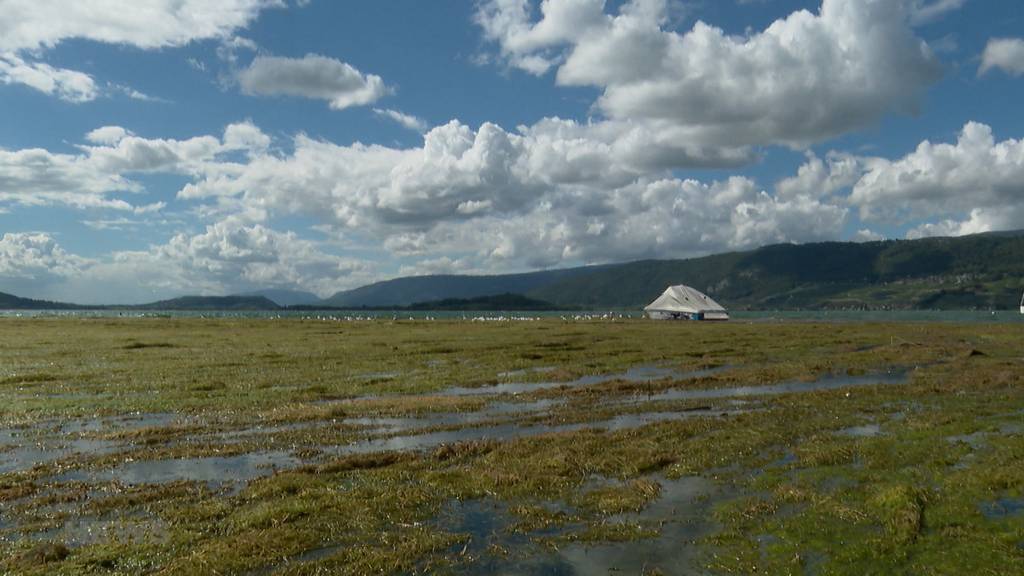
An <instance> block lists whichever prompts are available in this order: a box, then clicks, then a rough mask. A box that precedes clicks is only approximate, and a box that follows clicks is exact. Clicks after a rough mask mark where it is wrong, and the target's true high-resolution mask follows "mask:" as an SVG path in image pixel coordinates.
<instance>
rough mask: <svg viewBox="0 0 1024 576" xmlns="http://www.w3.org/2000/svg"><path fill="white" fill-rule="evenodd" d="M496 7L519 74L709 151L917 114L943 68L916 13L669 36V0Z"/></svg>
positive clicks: (891, 4) (800, 138)
mask: <svg viewBox="0 0 1024 576" xmlns="http://www.w3.org/2000/svg"><path fill="white" fill-rule="evenodd" d="M604 4H605V3H604V2H602V1H600V0H544V2H542V3H541V10H540V19H539V20H537V21H535V20H533V16H534V14H533V11H532V10H531V6H532V4H531V3H530V2H529V1H528V0H488V1H486V2H484V3H483V4H482V5H481V7H480V9H479V11H478V14H477V21H478V22H479V23H480V25H481V26H482V28H483V30H484V34H485V37H487V38H488V39H491V40H493V41H495V42H496V43H497V44H498V46H499V49H500V51H501V53H502V54H503V55H504V56H505V57H506V59H507V60H508V61H509V63H510V64H511V65H513V66H517V67H520V68H523V69H526V70H527V71H531V72H534V73H542V72H544V71H546V70H547V69H548V68H551V67H557V74H556V79H557V82H558V83H559V84H561V85H569V86H594V87H597V88H599V89H601V90H602V91H603V93H602V95H601V97H600V99H599V100H598V102H597V106H598V107H599V109H600V110H602V111H603V112H604V113H605V114H607V115H608V116H609V117H610V118H612V119H622V120H630V121H634V122H637V121H646V122H651V123H655V124H657V125H658V126H659V127H660V131H663V132H664V131H667V130H669V128H666V126H667V127H670V129H671V130H672V131H674V135H675V136H676V137H677V138H678V139H680V140H682V141H688V142H695V143H700V144H701V145H703V146H713V145H722V146H733V147H736V146H747V145H761V144H786V145H794V146H803V145H806V144H807V143H811V142H817V141H821V140H825V139H828V138H831V137H834V136H837V135H840V134H843V133H846V132H849V131H852V130H857V129H861V128H864V127H867V126H871V125H873V124H875V123H877V122H878V121H879V120H881V118H882V117H884V116H885V115H886V114H888V113H891V112H914V111H915V110H916V108H917V106H918V103H919V101H920V98H921V96H922V94H923V93H924V91H925V90H926V89H927V88H928V87H929V86H931V85H932V84H933V83H935V82H936V81H937V80H938V78H939V77H940V76H941V66H940V65H939V63H938V61H937V60H936V58H935V57H934V55H933V54H932V51H931V50H930V49H929V48H928V46H927V44H926V43H925V42H923V41H922V40H920V39H919V38H917V37H916V36H915V35H914V33H913V30H912V28H911V27H910V19H911V14H912V13H915V12H913V10H912V8H913V6H912V5H908V3H907V2H904V1H891V0H884V1H883V0H823V2H822V5H821V8H820V10H819V11H818V12H817V13H811V12H809V11H805V10H801V11H798V12H794V13H793V14H791V15H790V16H788V17H786V18H784V19H780V20H777V21H775V22H773V23H772V24H771V25H770V26H768V27H767V28H766V29H764V30H762V31H760V32H751V33H749V34H746V35H743V36H731V35H727V34H726V33H725V32H724V31H722V30H721V29H719V28H715V27H713V26H710V25H708V24H705V23H703V22H697V23H696V24H695V25H694V26H693V28H692V29H691V30H689V31H687V32H684V33H677V32H675V31H672V30H666V29H665V28H664V25H665V23H666V20H667V15H668V6H669V4H668V2H667V1H666V0H631V1H629V2H627V3H626V4H624V5H623V6H622V8H621V9H620V10H619V12H618V13H617V14H614V15H612V14H605V13H604Z"/></svg>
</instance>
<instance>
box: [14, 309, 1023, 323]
mask: <svg viewBox="0 0 1024 576" xmlns="http://www.w3.org/2000/svg"><path fill="white" fill-rule="evenodd" d="M731 314H732V320H733V321H734V322H787V321H788V322H792V321H805V322H809V321H813V322H953V323H1024V315H1021V314H1020V313H1019V312H1018V311H1016V310H996V311H988V310H891V311H889V310H874V311H820V310H819V311H812V310H807V311H771V310H763V311H736V312H732V313H731ZM2 317H8V318H53V317H71V318H119V317H120V318H154V317H168V318H266V319H275V318H298V319H302V318H306V319H318V320H467V321H470V320H500V319H506V320H507V319H538V318H564V319H567V320H599V319H602V318H615V319H619V318H642V317H643V313H642V312H640V311H639V310H613V311H610V312H607V313H605V312H599V311H589V312H580V311H544V312H453V311H436V312H429V311H417V312H388V311H380V310H351V311H338V310H331V311H324V312H309V311H303V312H294V311H273V312H266V311H233V310H225V311H202V312H192V311H180V310H172V311H166V312H162V311H152V310H147V311H136V310H130V311H126V310H0V318H2Z"/></svg>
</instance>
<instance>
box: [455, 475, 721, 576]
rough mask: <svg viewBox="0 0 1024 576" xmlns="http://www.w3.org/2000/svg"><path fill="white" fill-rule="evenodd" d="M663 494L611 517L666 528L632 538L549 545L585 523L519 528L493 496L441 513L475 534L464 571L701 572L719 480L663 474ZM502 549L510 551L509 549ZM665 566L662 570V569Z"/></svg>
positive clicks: (463, 531)
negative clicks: (548, 539) (541, 539)
mask: <svg viewBox="0 0 1024 576" xmlns="http://www.w3.org/2000/svg"><path fill="white" fill-rule="evenodd" d="M657 480H658V482H659V483H660V484H661V487H662V488H661V494H660V495H659V497H658V498H657V499H656V500H655V501H654V502H652V503H651V504H650V505H648V506H647V508H646V509H644V510H643V511H642V512H638V513H629V514H620V515H616V516H612V517H610V518H608V519H607V521H608V522H609V523H630V524H640V525H643V526H646V527H653V528H655V529H659V535H658V536H656V537H653V538H646V539H641V540H636V541H630V542H590V543H569V544H566V545H559V546H557V547H551V548H549V547H544V548H541V547H540V546H537V545H536V544H534V543H533V542H532V540H531V539H532V538H536V537H538V536H558V535H560V534H567V533H569V531H571V530H575V529H578V528H579V526H573V525H570V526H565V527H563V528H560V529H552V530H549V531H546V532H539V533H538V532H535V533H531V534H526V535H524V534H516V533H513V532H511V531H510V530H509V528H510V526H511V525H512V523H513V521H512V520H511V519H510V516H509V514H508V513H507V512H506V510H505V507H504V505H503V504H500V503H497V502H494V501H491V500H479V501H469V502H455V503H452V504H451V505H450V506H449V507H448V508H447V509H446V510H445V511H444V512H443V513H442V514H441V515H440V516H439V517H438V525H439V527H440V528H442V529H444V530H447V531H449V532H455V533H460V534H468V535H469V537H470V544H469V545H468V546H467V547H466V549H467V551H468V553H469V556H470V557H471V558H472V560H471V561H470V562H469V563H468V564H466V565H464V566H461V567H459V568H458V569H457V570H456V573H458V574H467V575H483V574H499V575H511V574H536V575H541V574H544V575H546V574H554V575H566V576H575V575H579V576H583V575H596V574H637V575H639V574H666V575H676V574H678V575H684V574H686V575H689V574H694V573H697V572H699V571H700V569H699V566H700V561H699V560H700V556H699V553H698V549H697V546H696V544H695V542H696V540H697V539H699V538H701V537H703V536H705V535H706V534H708V533H710V530H711V528H712V527H713V526H712V524H711V523H710V521H709V517H710V514H709V512H710V508H711V503H712V500H711V498H710V497H711V496H712V495H713V494H715V492H716V490H717V489H716V487H715V486H714V484H713V483H711V482H710V481H709V480H707V479H704V478H701V477H684V478H680V479H678V480H666V479H664V478H657ZM494 550H504V551H507V552H509V554H508V555H507V556H504V555H501V554H494V553H492V551H494ZM655 570H657V571H655Z"/></svg>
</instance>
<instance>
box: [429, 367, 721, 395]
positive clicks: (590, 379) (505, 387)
mask: <svg viewBox="0 0 1024 576" xmlns="http://www.w3.org/2000/svg"><path fill="white" fill-rule="evenodd" d="M728 368H729V367H726V366H719V367H716V368H707V369H704V370H693V371H690V372H681V371H679V370H676V369H673V368H663V367H660V366H635V367H633V368H630V369H628V370H626V371H625V372H623V373H621V374H597V375H591V376H583V377H582V378H577V379H576V380H570V381H568V382H505V383H502V384H494V385H490V386H476V387H468V386H454V387H451V388H446V389H444V390H442V391H441V392H439V393H438V394H440V395H443V396H477V395H482V394H523V393H525V392H533V391H535V390H548V389H551V388H562V387H565V388H579V387H581V386H594V385H596V384H603V383H605V382H611V381H613V380H624V381H626V382H653V381H655V380H664V379H667V378H671V379H673V380H689V379H693V378H702V377H704V376H711V375H713V374H716V373H718V372H722V371H724V370H727V369H728Z"/></svg>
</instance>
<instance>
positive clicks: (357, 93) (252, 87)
mask: <svg viewBox="0 0 1024 576" xmlns="http://www.w3.org/2000/svg"><path fill="white" fill-rule="evenodd" d="M238 82H239V85H240V86H241V88H242V91H243V92H244V93H246V94H250V95H261V96H299V97H303V98H314V99H319V100H326V101H328V102H329V103H330V106H331V108H333V109H335V110H342V109H344V108H349V107H352V106H365V105H367V104H372V103H374V102H376V101H377V100H380V99H381V98H383V97H384V96H387V95H388V94H390V93H391V88H389V87H388V86H386V85H385V84H384V80H382V79H381V77H380V76H376V75H373V74H363V73H362V72H360V71H359V70H357V69H356V68H354V67H353V66H352V65H350V64H347V63H345V62H342V61H340V60H337V59H334V58H328V57H326V56H320V55H317V54H307V55H306V56H304V57H302V58H283V57H278V56H257V57H256V59H254V60H253V61H252V63H251V64H250V65H249V67H248V68H246V69H244V70H242V71H241V72H239V74H238Z"/></svg>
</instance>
